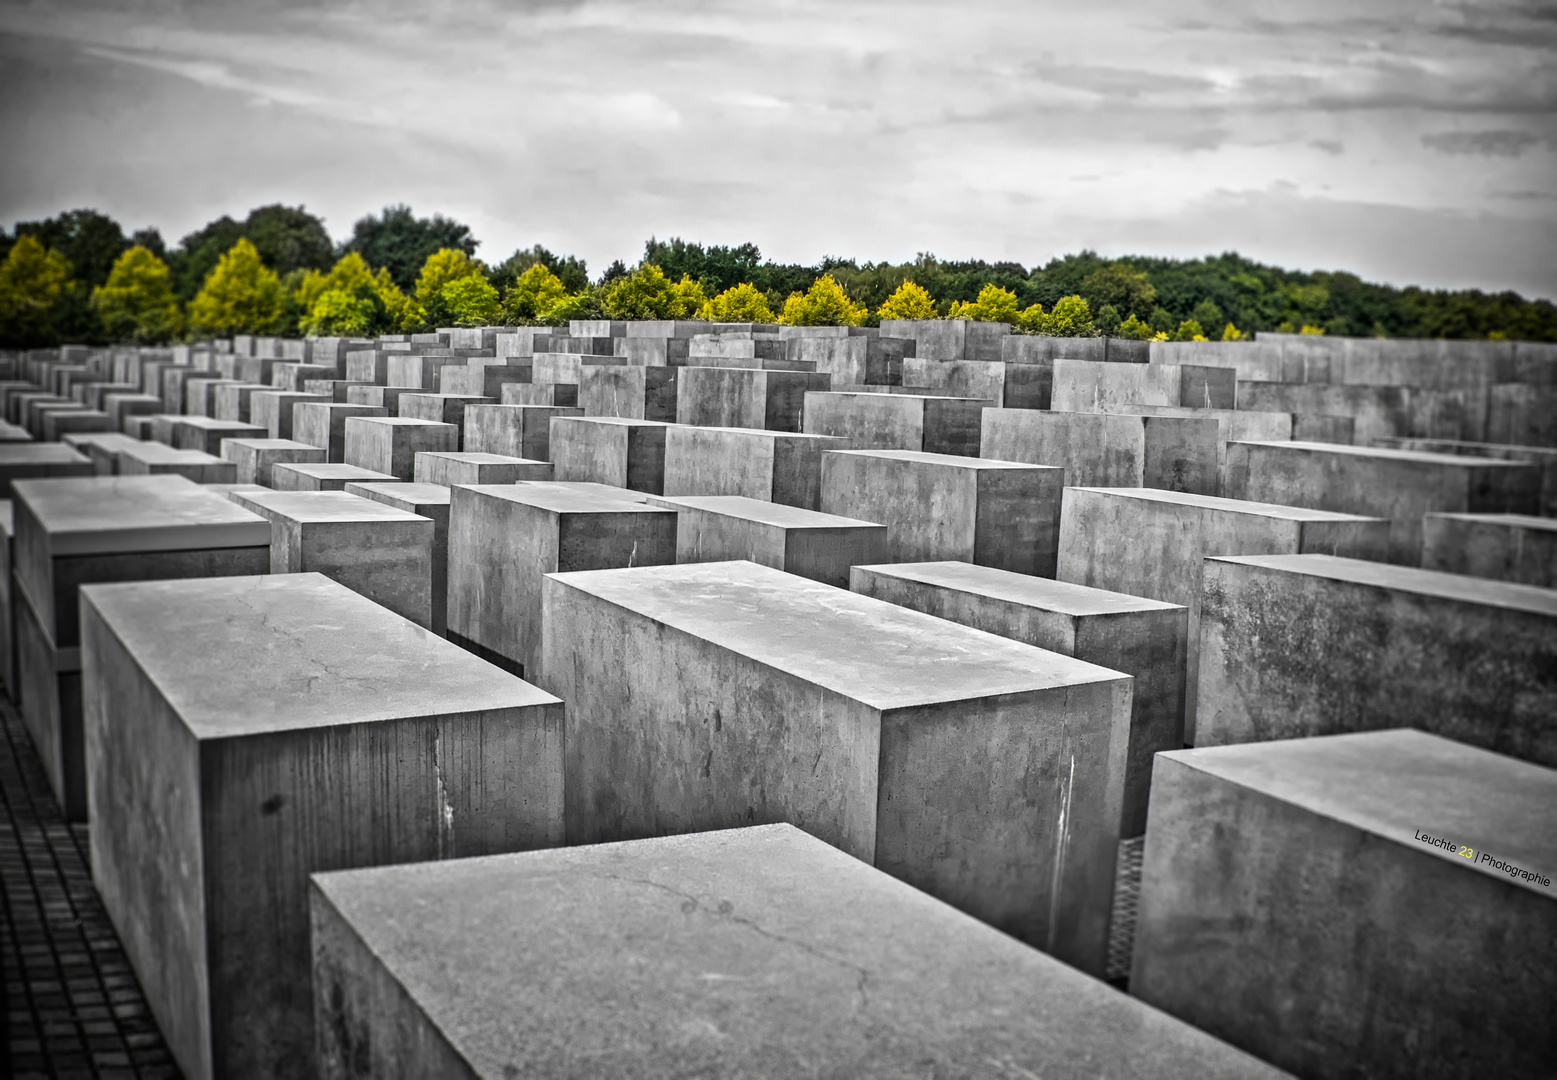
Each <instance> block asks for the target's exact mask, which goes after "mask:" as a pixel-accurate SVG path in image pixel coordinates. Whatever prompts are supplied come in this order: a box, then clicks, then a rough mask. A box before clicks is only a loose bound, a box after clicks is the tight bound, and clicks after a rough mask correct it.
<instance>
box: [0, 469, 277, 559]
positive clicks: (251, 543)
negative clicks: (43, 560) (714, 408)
mask: <svg viewBox="0 0 1557 1080" xmlns="http://www.w3.org/2000/svg"><path fill="white" fill-rule="evenodd" d="M14 488H15V490H16V497H17V498H18V499H21V500H23V501H24V502H26V504H27V506H28V508H29V509H30V510H31V511H32V514H33V516H34V517H36V518H37V519H38V522H39V524H41V525H42V526H43V531H44V533H45V535H46V536H47V537H48V550H49V553H50V555H55V556H58V555H89V554H101V553H107V554H116V553H119V552H131V551H190V550H201V549H206V548H226V547H265V546H267V545H269V543H270V523H269V522H267V521H265V520H264V519H263V518H261V517H259V516H258V515H256V514H253V513H251V512H250V511H248V510H245V509H243V508H242V507H239V506H234V505H233V504H232V503H231V502H229V501H228V500H227V499H226V498H224V497H223V496H222V495H221V494H218V493H217V492H214V491H211V490H210V489H209V488H206V487H204V486H202V485H200V484H196V483H194V482H193V481H191V480H186V479H185V478H184V477H182V476H93V477H80V478H74V479H68V480H18V481H16V483H15V484H14Z"/></svg>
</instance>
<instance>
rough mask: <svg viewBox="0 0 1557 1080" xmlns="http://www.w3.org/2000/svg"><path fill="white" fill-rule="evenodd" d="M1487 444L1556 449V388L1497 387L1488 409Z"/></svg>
mask: <svg viewBox="0 0 1557 1080" xmlns="http://www.w3.org/2000/svg"><path fill="white" fill-rule="evenodd" d="M1486 438H1487V441H1488V442H1497V443H1509V444H1512V445H1515V446H1545V447H1552V448H1557V385H1544V386H1530V385H1526V384H1524V383H1506V384H1502V385H1498V386H1494V387H1492V388H1491V391H1490V399H1489V401H1488V406H1487V428H1486Z"/></svg>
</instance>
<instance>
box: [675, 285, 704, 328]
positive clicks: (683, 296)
mask: <svg viewBox="0 0 1557 1080" xmlns="http://www.w3.org/2000/svg"><path fill="white" fill-rule="evenodd" d="M670 291H671V293H672V294H673V295H674V296H675V298H676V314H675V315H674V316H673V317H674V318H677V319H695V318H697V313H698V312H700V311H702V310H703V308H704V306H706V305H707V303H708V294H707V293H705V292H704V291H703V286H702V284H701V283H699V282H696V281H693V280H692V276H691V275H690V274H682V275H681V280H680V281H678V282H676V283H675V284H674V285H672V286H671V287H670Z"/></svg>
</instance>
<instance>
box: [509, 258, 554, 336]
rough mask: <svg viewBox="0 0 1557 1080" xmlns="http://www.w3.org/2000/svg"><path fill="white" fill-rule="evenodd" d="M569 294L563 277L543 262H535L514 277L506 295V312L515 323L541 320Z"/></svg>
mask: <svg viewBox="0 0 1557 1080" xmlns="http://www.w3.org/2000/svg"><path fill="white" fill-rule="evenodd" d="M567 295H568V290H567V287H566V286H564V285H563V284H562V279H561V278H559V277H558V276H557V275H556V274H554V273H552V272H551V271H550V270H548V269H547V268H546V266H545V264H543V263H535V264H534V265H532V266H531V267H530V268H529V269H528V270H526V271H525V272H524V273H522V274H520V275H519V276H518V277H517V278H515V279H514V283H513V284H512V285H510V286H508V292H507V294H506V295H505V296H504V297H503V314H504V316H505V317H507V318H508V319H511V320H512V321H514V322H516V323H525V322H529V321H531V320H532V319H538V318H540V317H541V316H542V315H543V314H545V312H546V310H547V309H548V308H550V307H551V306H552V305H553V304H555V303H556V302H557V301H559V300H561V299H562V298H563V297H565V296H567Z"/></svg>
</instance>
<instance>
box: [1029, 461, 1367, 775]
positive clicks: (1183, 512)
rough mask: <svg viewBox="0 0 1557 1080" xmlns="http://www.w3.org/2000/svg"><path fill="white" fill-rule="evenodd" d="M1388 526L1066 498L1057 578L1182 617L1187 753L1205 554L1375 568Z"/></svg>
mask: <svg viewBox="0 0 1557 1080" xmlns="http://www.w3.org/2000/svg"><path fill="white" fill-rule="evenodd" d="M1388 551H1389V521H1388V520H1387V519H1384V518H1370V517H1361V516H1358V515H1354V514H1341V513H1334V512H1331V511H1324V510H1307V509H1303V508H1299V507H1290V506H1275V505H1272V504H1269V503H1257V502H1247V501H1243V500H1238V499H1220V498H1214V497H1212V496H1209V495H1190V494H1187V493H1184V492H1176V491H1161V490H1156V489H1153V488H1082V487H1068V488H1066V489H1065V493H1064V499H1063V510H1062V513H1061V516H1060V552H1059V569H1058V572H1057V574H1056V577H1058V578H1059V580H1061V581H1070V582H1074V583H1076V584H1078V585H1090V586H1092V587H1093V588H1095V589H1109V590H1111V591H1113V592H1122V593H1129V594H1131V595H1133V596H1145V597H1149V598H1151V599H1153V600H1162V601H1164V602H1166V603H1169V604H1182V605H1184V607H1186V608H1188V609H1189V648H1188V656H1187V659H1186V661H1185V670H1186V676H1185V679H1186V682H1185V695H1184V698H1185V700H1184V741H1185V742H1186V743H1188V744H1191V745H1194V744H1195V743H1196V737H1195V688H1196V683H1197V679H1198V674H1197V673H1198V671H1199V641H1200V571H1201V563H1202V561H1203V560H1204V559H1205V558H1206V557H1208V556H1212V555H1274V554H1288V553H1298V552H1323V553H1325V554H1330V555H1342V556H1349V557H1356V558H1363V559H1382V558H1384V556H1385V555H1386V554H1387V553H1388Z"/></svg>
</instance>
